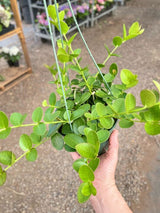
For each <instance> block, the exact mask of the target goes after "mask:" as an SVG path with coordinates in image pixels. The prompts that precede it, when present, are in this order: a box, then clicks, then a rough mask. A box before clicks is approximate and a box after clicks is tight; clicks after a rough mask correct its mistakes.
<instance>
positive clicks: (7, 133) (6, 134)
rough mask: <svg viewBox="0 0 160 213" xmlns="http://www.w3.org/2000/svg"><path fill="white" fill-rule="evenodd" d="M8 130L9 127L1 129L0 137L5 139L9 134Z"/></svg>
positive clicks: (9, 130)
mask: <svg viewBox="0 0 160 213" xmlns="http://www.w3.org/2000/svg"><path fill="white" fill-rule="evenodd" d="M10 132H11V128H10V127H8V128H6V129H5V130H3V131H0V139H6V138H7V137H8V136H9V134H10Z"/></svg>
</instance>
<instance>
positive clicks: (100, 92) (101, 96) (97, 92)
mask: <svg viewBox="0 0 160 213" xmlns="http://www.w3.org/2000/svg"><path fill="white" fill-rule="evenodd" d="M96 96H98V97H100V98H105V97H107V93H106V92H104V91H102V90H97V91H96Z"/></svg>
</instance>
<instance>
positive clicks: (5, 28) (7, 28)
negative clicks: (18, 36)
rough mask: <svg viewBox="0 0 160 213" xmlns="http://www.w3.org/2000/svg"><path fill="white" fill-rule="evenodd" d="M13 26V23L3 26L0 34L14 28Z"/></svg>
mask: <svg viewBox="0 0 160 213" xmlns="http://www.w3.org/2000/svg"><path fill="white" fill-rule="evenodd" d="M14 28H15V26H14V25H13V24H10V25H9V26H8V27H3V29H2V31H1V32H0V36H1V35H3V34H5V33H8V32H10V31H12V30H14Z"/></svg>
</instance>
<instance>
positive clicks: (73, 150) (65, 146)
mask: <svg viewBox="0 0 160 213" xmlns="http://www.w3.org/2000/svg"><path fill="white" fill-rule="evenodd" d="M64 148H65V150H66V151H67V152H76V150H75V149H73V148H71V147H70V146H68V145H67V144H64Z"/></svg>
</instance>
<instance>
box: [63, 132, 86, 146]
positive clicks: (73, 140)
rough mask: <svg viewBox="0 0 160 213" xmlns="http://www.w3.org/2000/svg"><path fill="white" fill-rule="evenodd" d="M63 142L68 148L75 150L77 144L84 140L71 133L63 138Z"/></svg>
mask: <svg viewBox="0 0 160 213" xmlns="http://www.w3.org/2000/svg"><path fill="white" fill-rule="evenodd" d="M64 142H65V143H66V144H67V145H68V146H70V147H72V148H75V147H76V145H77V144H80V143H84V140H83V138H82V137H80V136H79V135H76V134H73V133H71V134H68V135H66V136H64Z"/></svg>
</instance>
